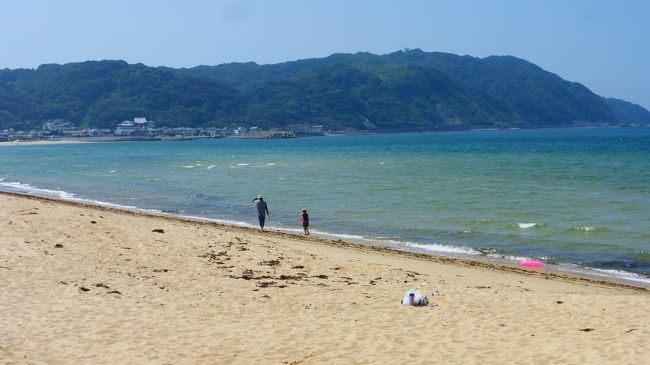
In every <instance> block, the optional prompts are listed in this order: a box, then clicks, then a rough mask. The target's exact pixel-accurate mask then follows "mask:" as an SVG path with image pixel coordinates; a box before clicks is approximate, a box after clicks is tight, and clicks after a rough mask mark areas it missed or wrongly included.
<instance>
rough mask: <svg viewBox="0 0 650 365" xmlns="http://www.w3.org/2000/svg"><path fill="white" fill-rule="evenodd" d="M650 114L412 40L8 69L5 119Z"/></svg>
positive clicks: (334, 123)
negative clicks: (383, 51)
mask: <svg viewBox="0 0 650 365" xmlns="http://www.w3.org/2000/svg"><path fill="white" fill-rule="evenodd" d="M648 115H650V113H649V112H648V111H647V110H645V109H643V108H642V107H640V106H637V105H634V104H631V103H627V102H625V101H622V100H617V99H604V98H602V97H600V96H598V95H596V94H594V93H592V92H591V91H589V89H587V88H586V87H584V86H583V85H581V84H579V83H574V82H568V81H565V80H563V79H561V78H560V77H559V76H557V75H555V74H552V73H550V72H547V71H545V70H543V69H541V68H539V67H538V66H536V65H534V64H532V63H529V62H527V61H524V60H521V59H518V58H515V57H512V56H491V57H486V58H476V57H470V56H458V55H454V54H448V53H440V52H423V51H421V50H408V51H398V52H394V53H390V54H387V55H374V54H370V53H356V54H333V55H331V56H329V57H325V58H314V59H305V60H298V61H292V62H285V63H279V64H273V65H257V64H255V63H252V62H249V63H230V64H222V65H217V66H197V67H194V68H188V69H172V68H166V67H157V68H154V67H147V66H144V65H142V64H136V65H129V64H127V63H125V62H123V61H89V62H82V63H70V64H65V65H42V66H40V67H39V68H38V69H35V70H27V69H20V70H0V129H3V128H9V127H16V128H22V129H29V128H38V127H40V125H41V124H42V122H43V121H44V120H47V119H54V118H63V119H66V120H69V121H71V122H73V123H77V124H79V125H81V126H85V127H103V128H110V127H114V126H115V125H116V124H117V123H119V122H121V121H123V120H127V119H132V118H133V117H135V116H146V117H147V118H148V119H153V120H156V121H157V122H158V125H160V126H219V127H221V126H238V125H248V126H252V125H257V126H260V127H264V128H270V127H282V126H285V125H287V124H296V123H310V124H322V125H323V126H324V127H325V128H326V129H344V128H358V129H372V130H376V131H410V130H447V129H469V128H508V127H523V128H526V127H551V126H581V125H598V124H607V123H609V124H630V123H641V124H650V118H648Z"/></svg>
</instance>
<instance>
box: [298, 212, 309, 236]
mask: <svg viewBox="0 0 650 365" xmlns="http://www.w3.org/2000/svg"><path fill="white" fill-rule="evenodd" d="M300 222H301V223H302V229H304V230H305V234H306V235H308V234H309V214H307V209H303V210H302V217H301V218H300Z"/></svg>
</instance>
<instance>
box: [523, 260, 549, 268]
mask: <svg viewBox="0 0 650 365" xmlns="http://www.w3.org/2000/svg"><path fill="white" fill-rule="evenodd" d="M521 266H526V267H533V268H536V269H541V268H543V267H544V263H543V262H541V261H535V260H525V261H522V262H521Z"/></svg>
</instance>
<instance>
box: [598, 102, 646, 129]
mask: <svg viewBox="0 0 650 365" xmlns="http://www.w3.org/2000/svg"><path fill="white" fill-rule="evenodd" d="M605 104H607V106H608V107H609V109H611V110H612V112H613V113H614V115H615V116H616V119H618V120H619V121H620V122H622V123H626V124H646V125H650V112H649V111H648V110H647V109H645V108H643V107H642V106H640V105H638V104H632V103H630V102H627V101H625V100H620V99H614V98H605Z"/></svg>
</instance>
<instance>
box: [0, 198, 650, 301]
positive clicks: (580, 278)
mask: <svg viewBox="0 0 650 365" xmlns="http://www.w3.org/2000/svg"><path fill="white" fill-rule="evenodd" d="M2 195H8V196H16V197H22V198H27V199H33V200H36V201H39V200H45V201H51V202H54V203H60V204H66V205H70V206H77V207H84V208H91V209H98V210H105V211H109V212H116V213H124V214H129V215H133V216H140V217H156V218H161V219H166V220H171V221H177V222H181V223H196V224H201V225H206V226H214V227H218V228H228V229H240V230H242V231H243V232H247V233H253V234H255V233H261V232H260V231H259V229H257V228H255V227H246V226H243V225H237V224H234V223H229V222H220V221H217V220H215V219H211V218H202V217H189V216H182V215H178V214H171V213H164V212H155V211H147V210H145V209H141V208H137V207H134V208H129V207H121V206H114V205H112V204H110V203H106V204H101V203H94V202H89V201H76V200H68V199H64V198H56V197H49V196H40V195H30V194H22V193H17V192H6V191H0V196H2ZM264 234H265V235H271V236H278V237H282V238H292V239H298V240H304V241H310V242H319V243H325V244H329V245H333V246H336V247H347V248H352V249H362V250H370V251H377V252H383V253H390V254H394V255H398V256H399V255H404V256H408V257H413V258H419V259H425V260H429V261H431V262H436V263H445V264H454V265H458V266H462V267H480V268H486V269H491V270H497V271H504V272H512V273H518V274H522V275H527V276H536V277H543V278H544V279H557V280H564V281H567V282H579V283H590V284H595V285H603V286H612V287H620V288H628V289H632V290H641V291H648V292H650V284H647V283H644V282H638V281H634V280H628V279H625V278H616V277H606V278H602V277H599V276H598V275H596V274H590V273H589V272H588V269H587V268H580V270H584V272H566V271H563V270H562V269H560V268H559V267H557V265H546V266H545V267H544V269H526V268H522V267H520V266H519V265H517V264H516V263H515V262H512V263H511V262H509V261H507V260H506V259H500V258H495V257H487V256H482V255H481V256H477V257H474V256H471V255H462V254H459V255H454V256H451V255H449V256H445V255H442V254H436V253H434V252H423V250H417V249H414V250H406V249H399V248H395V247H390V246H387V245H385V246H380V245H374V244H372V243H366V242H362V241H361V240H353V239H347V240H344V239H341V238H327V237H323V236H321V235H318V234H316V235H310V236H304V235H302V234H296V233H292V232H287V231H285V230H282V229H274V230H266V231H265V232H264Z"/></svg>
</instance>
